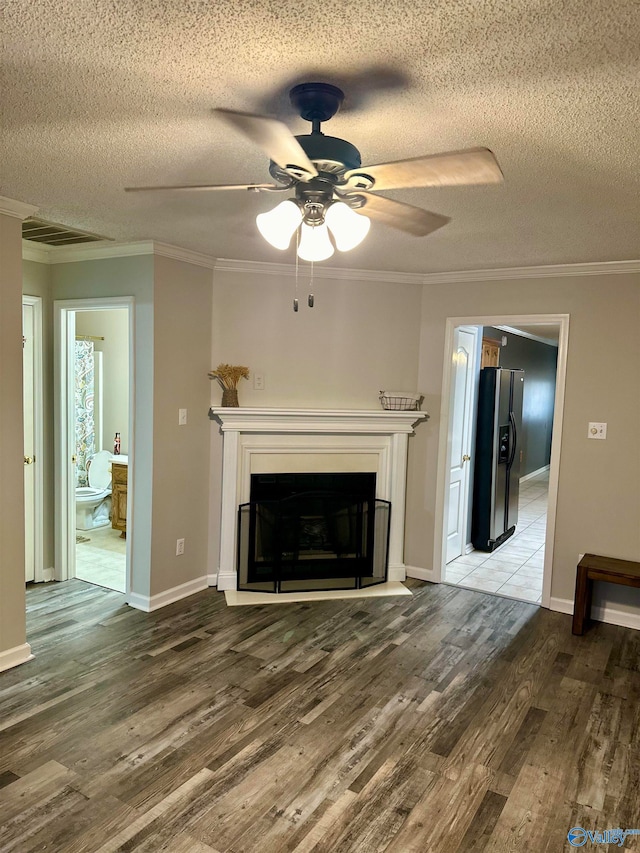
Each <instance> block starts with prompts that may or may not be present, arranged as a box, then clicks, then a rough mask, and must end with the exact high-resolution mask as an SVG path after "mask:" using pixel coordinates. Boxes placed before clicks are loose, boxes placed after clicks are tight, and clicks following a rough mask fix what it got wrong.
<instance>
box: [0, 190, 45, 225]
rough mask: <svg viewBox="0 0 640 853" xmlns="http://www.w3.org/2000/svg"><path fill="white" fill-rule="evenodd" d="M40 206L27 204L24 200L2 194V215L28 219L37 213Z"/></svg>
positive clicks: (0, 208)
mask: <svg viewBox="0 0 640 853" xmlns="http://www.w3.org/2000/svg"><path fill="white" fill-rule="evenodd" d="M37 211H38V208H37V207H35V205H33V204H25V202H23V201H16V200H15V199H14V198H7V197H6V196H3V195H0V215H2V216H12V217H13V218H14V219H23V220H24V219H28V218H29V217H30V216H33V214H34V213H37Z"/></svg>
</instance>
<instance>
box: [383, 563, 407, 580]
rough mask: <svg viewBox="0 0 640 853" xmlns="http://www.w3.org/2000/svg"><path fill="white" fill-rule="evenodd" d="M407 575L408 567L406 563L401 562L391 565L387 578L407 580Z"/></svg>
mask: <svg viewBox="0 0 640 853" xmlns="http://www.w3.org/2000/svg"><path fill="white" fill-rule="evenodd" d="M406 577H407V567H406V566H405V564H404V563H400V564H399V565H395V566H389V569H388V571H387V580H388V581H403V580H406Z"/></svg>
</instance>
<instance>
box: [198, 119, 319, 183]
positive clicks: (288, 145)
mask: <svg viewBox="0 0 640 853" xmlns="http://www.w3.org/2000/svg"><path fill="white" fill-rule="evenodd" d="M214 112H216V113H217V114H218V115H219V116H220V117H221V118H223V119H224V120H225V121H228V122H229V124H232V125H233V126H234V127H235V128H236V130H239V131H240V133H244V135H245V136H247V137H248V138H249V139H250V140H251V141H252V142H255V144H256V145H259V146H260V147H261V148H262V149H263V150H264V151H266V153H267V154H268V155H269V157H270V158H271V159H272V160H273V162H274V163H277V164H278V166H280V168H281V169H284V170H285V171H290V172H291V174H293V175H294V176H295V177H297V178H300V179H302V180H305V179H308V178H315V177H316V175H317V174H318V171H317V169H316V167H315V166H314V165H313V163H312V162H311V160H309V158H308V157H307V155H306V154H305V153H304V151H303V149H302V146H301V145H300V143H299V142H298V140H297V139H296V138H295V136H294V135H293V134H292V133H291V131H290V130H289V128H288V127H287V125H286V124H283V123H282V122H281V121H278V120H277V119H275V118H269V117H268V116H256V115H253V114H251V113H237V112H234V111H233V110H222V109H216V110H214Z"/></svg>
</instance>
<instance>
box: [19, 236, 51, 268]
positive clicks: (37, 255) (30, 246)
mask: <svg viewBox="0 0 640 853" xmlns="http://www.w3.org/2000/svg"><path fill="white" fill-rule="evenodd" d="M22 260H23V261H36V263H38V264H48V263H49V252H48V251H47V249H46V248H45V247H44V246H42V244H41V243H34V242H33V240H23V241H22Z"/></svg>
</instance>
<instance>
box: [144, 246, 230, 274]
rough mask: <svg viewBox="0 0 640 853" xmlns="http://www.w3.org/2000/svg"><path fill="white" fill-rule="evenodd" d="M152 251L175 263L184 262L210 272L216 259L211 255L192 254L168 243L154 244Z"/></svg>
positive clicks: (188, 250)
mask: <svg viewBox="0 0 640 853" xmlns="http://www.w3.org/2000/svg"><path fill="white" fill-rule="evenodd" d="M153 251H154V254H156V255H162V256H163V257H164V258H173V259H174V260H176V261H184V262H185V263H187V264H194V265H195V266H197V267H206V269H210V270H212V269H214V268H215V264H216V259H215V258H213V257H211V255H203V254H202V253H201V252H192V251H191V250H190V249H181V248H180V247H179V246H171V245H169V243H154V244H153Z"/></svg>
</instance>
